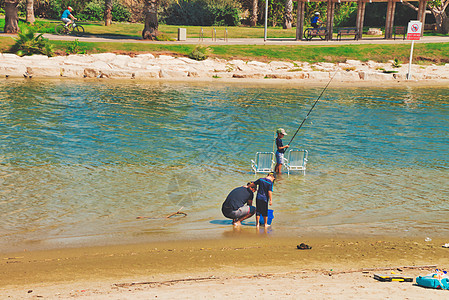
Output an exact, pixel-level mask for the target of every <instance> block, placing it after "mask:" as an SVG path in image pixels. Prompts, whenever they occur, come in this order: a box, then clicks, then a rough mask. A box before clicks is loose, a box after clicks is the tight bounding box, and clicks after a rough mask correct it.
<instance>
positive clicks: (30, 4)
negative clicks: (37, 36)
mask: <svg viewBox="0 0 449 300" xmlns="http://www.w3.org/2000/svg"><path fill="white" fill-rule="evenodd" d="M26 21H27V22H28V23H30V24H33V23H34V21H36V19H35V18H34V0H27V20H26Z"/></svg>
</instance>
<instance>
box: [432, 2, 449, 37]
mask: <svg viewBox="0 0 449 300" xmlns="http://www.w3.org/2000/svg"><path fill="white" fill-rule="evenodd" d="M432 13H433V16H434V17H435V21H436V23H437V32H438V33H442V34H447V33H449V19H448V18H447V14H446V12H445V11H438V10H436V9H433V8H432Z"/></svg>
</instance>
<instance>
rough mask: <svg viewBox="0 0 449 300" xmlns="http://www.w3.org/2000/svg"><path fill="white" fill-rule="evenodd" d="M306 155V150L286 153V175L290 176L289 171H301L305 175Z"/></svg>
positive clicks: (294, 150)
mask: <svg viewBox="0 0 449 300" xmlns="http://www.w3.org/2000/svg"><path fill="white" fill-rule="evenodd" d="M308 154H309V153H308V151H307V150H302V149H292V150H290V151H288V154H287V158H286V159H285V158H284V160H285V167H286V168H287V173H288V174H290V172H291V171H302V172H303V174H304V175H305V174H306V165H307V156H308Z"/></svg>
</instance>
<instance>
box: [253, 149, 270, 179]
mask: <svg viewBox="0 0 449 300" xmlns="http://www.w3.org/2000/svg"><path fill="white" fill-rule="evenodd" d="M273 158H274V153H273V152H257V153H256V158H255V159H254V160H251V168H252V169H253V171H254V174H256V173H269V172H273V165H274V160H273Z"/></svg>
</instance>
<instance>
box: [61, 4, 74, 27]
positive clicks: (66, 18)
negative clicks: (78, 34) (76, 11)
mask: <svg viewBox="0 0 449 300" xmlns="http://www.w3.org/2000/svg"><path fill="white" fill-rule="evenodd" d="M72 11H73V8H72V7H70V6H68V7H67V9H66V10H64V12H63V13H62V15H61V21H62V22H64V23H65V25H64V26H65V27H68V26H69V25H70V24H72V23H73V21H75V20H77V18H75V17H74V16H73V15H72ZM69 17H70V19H72V20H70V19H69Z"/></svg>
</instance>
